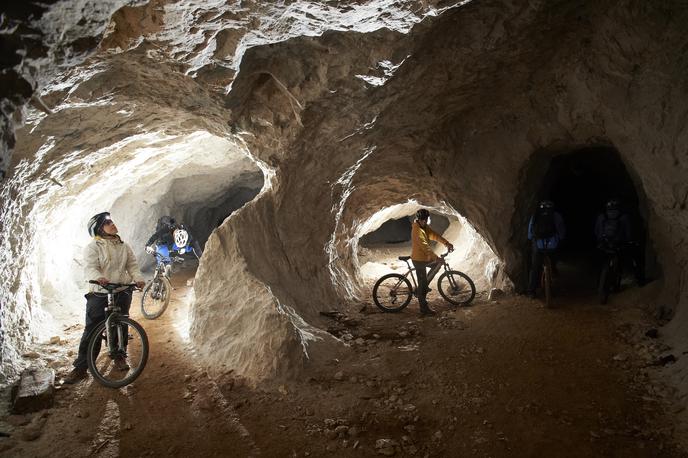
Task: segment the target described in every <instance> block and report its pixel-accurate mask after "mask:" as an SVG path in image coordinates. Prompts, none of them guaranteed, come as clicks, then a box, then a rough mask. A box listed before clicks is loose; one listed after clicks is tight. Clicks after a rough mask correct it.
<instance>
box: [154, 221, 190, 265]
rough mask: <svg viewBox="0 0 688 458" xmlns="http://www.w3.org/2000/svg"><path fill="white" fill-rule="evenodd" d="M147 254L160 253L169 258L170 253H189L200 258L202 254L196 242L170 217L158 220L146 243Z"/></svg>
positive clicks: (187, 231) (182, 225) (182, 226)
mask: <svg viewBox="0 0 688 458" xmlns="http://www.w3.org/2000/svg"><path fill="white" fill-rule="evenodd" d="M146 251H147V252H148V253H151V254H153V253H155V252H158V253H160V254H161V255H162V256H163V257H164V258H166V259H167V258H169V257H170V253H179V254H184V253H190V252H193V254H195V255H196V257H197V258H200V257H201V255H202V254H203V250H202V249H201V245H200V244H199V243H198V240H196V239H195V238H193V237H192V236H191V232H190V231H189V229H188V228H187V227H186V226H185V225H184V224H179V223H177V221H176V220H175V219H174V218H172V217H171V216H162V217H160V219H159V220H158V223H157V226H156V228H155V233H154V234H153V235H151V236H150V238H149V239H148V241H147V242H146Z"/></svg>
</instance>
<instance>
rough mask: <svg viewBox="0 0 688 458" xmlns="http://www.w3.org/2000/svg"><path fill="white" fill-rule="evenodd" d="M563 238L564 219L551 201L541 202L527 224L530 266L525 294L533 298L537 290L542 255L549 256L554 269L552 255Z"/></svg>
mask: <svg viewBox="0 0 688 458" xmlns="http://www.w3.org/2000/svg"><path fill="white" fill-rule="evenodd" d="M565 236H566V227H565V226H564V218H562V216H561V214H559V212H557V211H556V210H555V209H554V202H552V201H551V200H543V201H541V202H540V203H539V204H538V207H537V210H536V211H535V214H534V215H533V216H532V217H531V218H530V222H529V223H528V240H530V241H531V264H530V275H529V277H528V289H527V290H526V292H527V293H528V295H529V296H530V297H535V290H536V289H537V286H538V282H539V280H540V274H541V271H542V258H543V254H544V253H545V252H547V253H548V254H549V255H550V259H551V260H552V266H553V268H554V265H555V257H554V254H555V253H556V250H557V248H558V247H559V243H560V242H561V241H562V240H563V239H564V237H565Z"/></svg>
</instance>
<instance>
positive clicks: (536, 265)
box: [528, 243, 542, 293]
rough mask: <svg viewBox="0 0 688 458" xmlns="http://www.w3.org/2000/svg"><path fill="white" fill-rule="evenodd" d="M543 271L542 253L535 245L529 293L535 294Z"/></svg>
mask: <svg viewBox="0 0 688 458" xmlns="http://www.w3.org/2000/svg"><path fill="white" fill-rule="evenodd" d="M541 270H542V251H540V250H539V249H538V247H537V245H535V244H534V243H533V248H532V252H531V262H530V278H529V280H528V292H530V293H533V292H535V290H536V289H537V287H538V283H539V282H540V273H541Z"/></svg>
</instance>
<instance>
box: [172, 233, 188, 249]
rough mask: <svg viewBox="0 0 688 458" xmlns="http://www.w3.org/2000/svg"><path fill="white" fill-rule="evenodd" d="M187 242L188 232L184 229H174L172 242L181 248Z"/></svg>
mask: <svg viewBox="0 0 688 458" xmlns="http://www.w3.org/2000/svg"><path fill="white" fill-rule="evenodd" d="M187 243H189V233H188V232H186V230H185V229H175V230H174V244H175V245H177V246H178V247H179V248H183V247H185V246H186V244H187Z"/></svg>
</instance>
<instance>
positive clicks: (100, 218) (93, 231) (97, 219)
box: [86, 212, 110, 237]
mask: <svg viewBox="0 0 688 458" xmlns="http://www.w3.org/2000/svg"><path fill="white" fill-rule="evenodd" d="M109 219H110V212H102V213H98V214H97V215H93V216H92V217H91V219H89V220H88V225H87V226H86V227H87V228H88V235H90V236H91V237H95V236H96V235H98V234H99V233H100V228H101V227H103V224H104V223H105V221H107V220H109Z"/></svg>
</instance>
